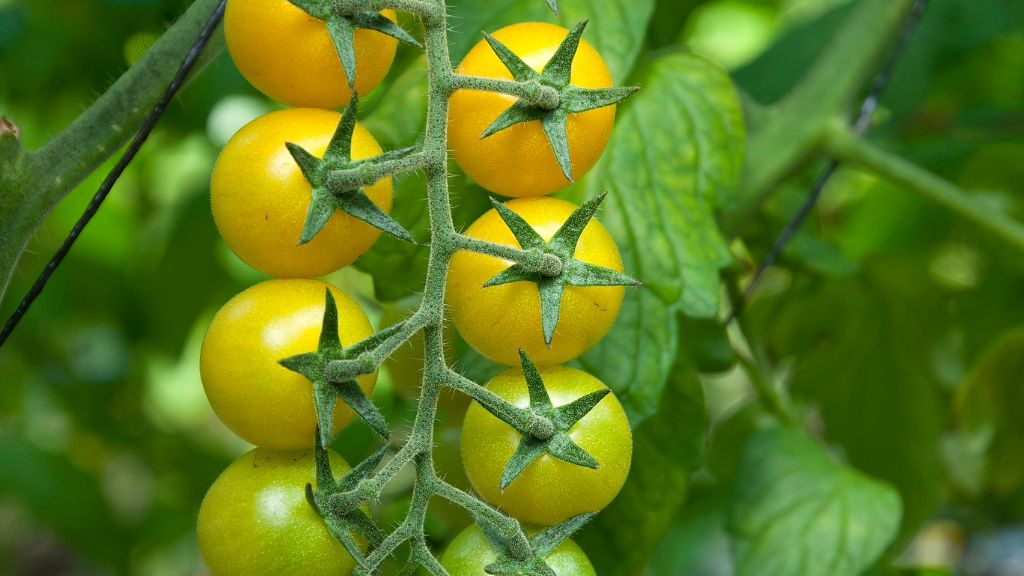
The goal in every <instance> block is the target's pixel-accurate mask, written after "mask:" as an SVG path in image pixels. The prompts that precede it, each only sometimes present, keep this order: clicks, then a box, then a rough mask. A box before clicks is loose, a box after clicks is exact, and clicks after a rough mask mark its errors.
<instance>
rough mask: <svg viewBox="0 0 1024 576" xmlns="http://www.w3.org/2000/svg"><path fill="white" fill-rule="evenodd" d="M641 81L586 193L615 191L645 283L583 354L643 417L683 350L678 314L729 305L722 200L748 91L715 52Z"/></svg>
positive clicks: (616, 212) (732, 177)
mask: <svg viewBox="0 0 1024 576" xmlns="http://www.w3.org/2000/svg"><path fill="white" fill-rule="evenodd" d="M638 83H639V84H640V85H641V86H642V88H641V90H640V92H638V93H637V94H636V95H635V96H633V97H632V98H630V100H628V101H627V102H626V104H625V105H623V106H622V107H621V108H620V113H619V117H618V118H617V120H616V127H615V132H614V134H613V135H612V141H611V144H610V145H609V147H608V150H606V151H605V154H604V157H603V158H602V159H601V161H600V163H599V164H598V166H597V167H595V169H594V170H593V172H592V173H591V174H590V175H588V177H587V185H586V186H585V187H578V188H577V189H576V197H575V199H576V200H580V201H581V200H583V199H585V198H590V197H593V196H594V195H596V194H597V193H599V192H602V191H608V192H609V196H608V200H607V201H606V202H605V205H604V207H603V209H602V210H601V212H600V213H599V214H598V216H597V218H598V219H599V220H600V221H601V222H602V223H603V224H604V225H605V226H606V227H607V228H608V229H609V231H610V232H611V233H612V235H613V236H614V237H615V239H616V242H617V243H618V245H619V249H620V251H621V252H622V256H623V263H624V266H625V270H626V273H627V274H629V275H630V276H632V277H634V278H636V279H638V280H639V281H640V282H642V283H643V286H642V287H641V288H639V289H630V290H627V291H626V299H625V302H624V303H623V310H622V313H621V315H620V317H619V321H618V323H617V324H616V325H615V328H614V329H613V330H612V331H611V333H610V334H609V335H608V337H607V338H605V340H604V341H603V342H602V343H601V344H600V345H598V347H597V348H596V349H595V350H594V351H592V352H591V353H590V354H588V355H586V356H584V358H583V360H582V363H583V365H584V367H585V368H586V369H587V370H588V371H590V372H591V373H593V374H595V375H597V376H598V377H599V378H601V379H602V380H604V381H605V382H608V383H609V385H610V386H611V387H612V388H613V389H614V390H615V391H616V393H617V394H619V396H620V398H621V399H622V401H623V404H624V405H625V406H626V409H627V411H628V412H629V413H630V417H631V419H633V420H634V421H639V420H642V419H643V418H644V417H646V416H648V415H650V414H651V413H653V412H654V411H655V409H656V408H657V405H658V400H659V398H660V396H661V389H662V387H663V384H664V382H665V380H666V378H667V376H668V369H669V368H670V367H671V365H672V361H673V359H674V353H675V350H676V342H677V326H676V322H675V312H676V311H682V312H683V313H685V314H687V315H689V316H693V317H701V318H709V317H713V316H715V315H716V314H717V313H718V308H719V276H718V272H719V269H720V268H721V267H723V266H725V265H726V264H727V263H728V262H729V252H728V249H727V246H726V244H725V241H724V239H723V238H722V236H721V234H720V232H719V230H718V225H717V223H716V221H715V208H716V206H717V205H720V204H722V203H723V202H725V203H727V202H729V201H730V200H731V197H732V192H733V190H734V189H735V187H736V184H737V181H738V179H739V174H740V167H741V165H742V161H743V143H744V132H743V120H742V113H741V109H740V101H739V97H738V96H737V94H736V91H735V89H734V87H733V85H732V83H731V81H730V80H729V77H728V76H727V75H726V74H725V73H724V72H723V71H722V70H721V69H719V68H717V67H716V66H714V65H713V64H711V63H709V62H707V61H706V60H703V59H701V58H698V57H695V56H693V55H689V54H683V53H673V54H669V55H666V56H663V57H661V58H659V59H658V60H656V61H654V62H653V63H652V64H651V65H650V67H649V68H648V70H647V71H646V74H645V75H644V76H642V77H641V78H640V79H639V82H638Z"/></svg>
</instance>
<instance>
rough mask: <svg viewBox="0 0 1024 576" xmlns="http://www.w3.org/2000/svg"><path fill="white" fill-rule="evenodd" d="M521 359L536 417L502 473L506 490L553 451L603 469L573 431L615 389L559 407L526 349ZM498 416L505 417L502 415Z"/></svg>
mask: <svg viewBox="0 0 1024 576" xmlns="http://www.w3.org/2000/svg"><path fill="white" fill-rule="evenodd" d="M519 358H520V359H521V361H522V366H523V376H524V377H525V378H526V387H527V390H528V391H529V395H530V407H529V408H528V410H529V412H531V413H532V414H533V415H534V416H536V418H535V419H534V420H533V421H532V422H531V425H530V426H529V427H527V428H524V429H521V430H519V432H520V433H521V434H522V435H523V437H522V439H521V440H520V441H519V446H518V447H517V448H516V451H515V453H514V454H513V455H512V458H511V459H510V460H509V462H508V465H506V466H505V471H504V472H503V473H502V475H501V489H502V491H504V490H505V488H508V487H509V485H511V484H512V482H513V481H514V480H515V479H516V478H518V477H519V475H520V474H522V472H523V470H525V469H526V467H527V466H529V465H530V464H532V463H533V462H534V461H535V460H537V459H538V458H540V457H541V456H543V455H544V454H550V455H551V456H553V457H555V458H558V459H559V460H563V461H565V462H568V463H570V464H575V465H577V466H584V467H586V468H592V469H596V468H599V467H600V466H599V464H598V462H597V460H595V459H594V457H593V456H591V455H590V454H589V453H587V451H586V450H584V449H583V448H580V447H579V446H578V445H577V444H576V443H575V442H573V441H572V438H570V437H569V430H570V429H571V428H572V427H573V426H575V425H576V423H577V422H579V421H580V419H582V418H583V417H584V416H586V415H587V414H589V413H590V411H591V410H593V409H594V407H595V406H597V404H598V403H599V402H600V401H601V400H603V399H604V397H605V396H607V395H608V393H609V392H611V390H608V389H604V390H598V391H596V392H591V393H590V394H587V395H585V396H581V397H579V398H577V399H576V400H573V401H572V402H570V403H568V404H566V405H564V406H558V407H555V406H554V405H553V404H552V402H551V397H550V396H549V395H548V391H547V388H545V387H544V380H543V379H542V378H541V376H540V373H539V372H538V371H537V367H536V366H534V364H533V362H531V361H530V359H529V358H528V357H527V356H526V354H525V353H524V352H523V351H522V350H520V351H519ZM495 416H497V417H499V418H501V416H500V415H498V414H495Z"/></svg>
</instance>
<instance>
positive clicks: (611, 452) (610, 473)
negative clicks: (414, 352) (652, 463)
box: [462, 366, 633, 526]
mask: <svg viewBox="0 0 1024 576" xmlns="http://www.w3.org/2000/svg"><path fill="white" fill-rule="evenodd" d="M539 371H540V375H541V378H543V380H544V387H545V388H547V391H548V395H549V396H550V397H551V403H552V404H553V405H554V406H564V405H565V404H568V403H570V402H573V401H575V400H577V399H578V398H582V397H583V396H586V395H587V394H590V393H591V392H596V391H598V390H604V389H606V388H607V387H606V386H605V385H604V383H603V382H601V381H600V380H598V379H597V378H594V377H593V376H591V375H590V374H587V373H586V372H582V371H580V370H576V369H574V368H566V367H564V366H551V367H547V368H541V369H540V370H539ZM487 388H488V389H489V390H490V391H491V392H494V393H495V394H497V395H498V396H500V397H501V398H502V399H504V400H506V401H508V402H511V403H512V404H514V405H515V406H518V407H520V408H527V407H528V406H529V405H530V395H529V392H528V391H527V387H526V379H525V378H524V377H523V373H522V371H520V370H519V369H512V370H508V371H506V372H503V373H501V374H499V375H498V376H495V377H494V379H492V380H491V381H490V382H488V383H487ZM568 433H569V437H570V438H571V439H572V441H573V442H574V443H576V445H577V446H579V447H580V448H583V449H584V450H586V451H587V453H589V454H590V455H591V456H593V457H594V459H595V460H597V463H598V464H599V466H600V467H599V468H597V469H590V468H585V467H583V466H577V465H576V464H570V463H568V462H564V461H562V460H559V459H557V458H555V457H553V456H551V455H549V454H545V455H543V456H541V457H540V458H538V459H537V460H535V461H534V462H533V463H531V464H530V465H529V466H527V467H526V469H525V470H523V472H522V474H520V475H519V477H518V478H516V479H515V480H513V481H512V483H511V484H509V485H508V487H507V488H505V490H502V489H501V476H502V473H504V471H505V467H506V466H507V465H508V462H509V460H510V459H511V458H512V454H513V453H515V451H516V448H517V447H518V446H519V441H520V439H521V438H522V435H521V434H520V433H519V432H517V431H516V430H515V429H514V428H512V427H511V426H509V425H508V424H506V423H505V422H502V421H501V420H499V419H498V418H496V417H495V416H494V415H493V414H491V413H490V412H488V411H486V410H484V408H483V407H482V406H480V405H479V404H477V403H476V402H474V403H472V404H470V406H469V411H468V412H466V419H465V420H464V421H463V424H462V464H463V466H465V467H466V474H467V475H468V476H469V479H470V481H471V482H472V483H473V488H475V489H476V491H477V492H479V493H480V495H481V496H482V497H483V498H484V499H485V500H487V501H488V502H490V503H491V504H494V505H495V506H497V507H498V508H501V509H502V510H504V511H505V512H507V513H508V514H510V515H512V516H514V517H516V518H518V519H519V520H521V521H522V522H525V523H528V524H538V525H542V526H551V525H554V524H558V523H559V522H563V521H565V520H568V519H569V518H572V517H573V516H577V515H579V514H584V513H586V512H597V511H599V510H601V509H603V508H604V507H605V506H607V505H608V504H609V503H611V501H612V500H614V499H615V496H616V495H618V493H619V490H621V489H622V486H623V484H625V483H626V476H628V475H629V467H630V463H631V461H632V455H633V433H632V431H631V430H630V428H629V420H628V419H627V418H626V412H625V411H624V410H623V409H622V404H620V403H619V400H618V399H617V398H616V397H615V395H614V394H609V395H607V396H605V397H604V398H603V399H602V400H601V401H600V402H598V403H597V406H595V407H594V409H593V410H591V411H590V412H588V413H587V415H586V416H584V417H583V418H582V419H580V421H579V422H577V423H576V424H575V425H574V426H573V427H572V428H570V429H569V432H568Z"/></svg>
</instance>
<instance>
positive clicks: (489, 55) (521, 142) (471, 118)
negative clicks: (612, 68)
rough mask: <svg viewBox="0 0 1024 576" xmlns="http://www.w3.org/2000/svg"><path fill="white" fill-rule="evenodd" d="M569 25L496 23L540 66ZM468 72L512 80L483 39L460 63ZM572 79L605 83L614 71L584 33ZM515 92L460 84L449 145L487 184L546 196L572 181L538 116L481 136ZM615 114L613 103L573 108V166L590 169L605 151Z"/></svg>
mask: <svg viewBox="0 0 1024 576" xmlns="http://www.w3.org/2000/svg"><path fill="white" fill-rule="evenodd" d="M568 33H569V31H568V30H566V29H565V28H562V27H561V26H555V25H554V24H544V23H540V22H526V23H522V24H513V25H512V26H507V27H505V28H502V29H501V30H498V31H497V32H495V33H494V37H495V38H496V39H497V40H499V41H500V42H502V43H503V44H505V45H506V46H507V47H508V48H509V49H510V50H512V52H514V53H515V54H517V55H518V56H519V57H520V58H522V59H523V61H524V62H526V63H527V64H528V65H530V66H531V67H532V68H534V69H535V70H537V71H541V70H542V69H543V68H544V65H545V64H547V62H548V60H549V59H550V58H551V56H552V55H553V54H554V53H555V51H556V50H557V49H558V46H559V44H561V42H562V40H563V39H564V38H565V36H566V35H567V34H568ZM456 72H457V73H459V74H464V75H467V76H484V77H487V78H501V79H505V80H511V79H512V74H511V72H509V71H508V69H507V68H505V65H504V64H502V63H501V61H500V60H498V57H497V56H496V55H495V54H494V51H493V50H492V49H491V47H490V45H489V44H487V42H486V41H481V42H480V43H478V44H477V45H476V46H475V47H473V49H472V50H470V51H469V54H467V55H466V57H465V58H464V59H463V60H462V63H461V64H459V67H458V69H457V70H456ZM570 84H572V85H573V86H579V87H581V88H608V87H610V86H612V76H611V73H610V72H609V71H608V67H607V66H605V63H604V60H603V59H602V58H601V55H600V54H598V52H597V50H595V49H594V47H593V46H591V45H590V44H589V43H588V42H587V41H586V40H581V41H580V45H579V50H577V52H576V58H575V59H574V60H573V65H572V76H571V80H570ZM515 102H516V99H515V98H514V97H512V96H507V95H504V94H497V93H494V92H482V91H478V90H460V91H458V92H456V93H455V94H454V95H453V96H452V98H451V112H450V120H449V124H448V138H449V146H450V147H451V150H452V155H453V156H454V157H455V161H456V162H458V164H459V166H460V167H461V168H462V170H463V171H465V173H466V174H467V175H468V176H469V177H470V178H472V179H473V180H475V181H476V182H477V183H478V184H480V185H481V186H483V187H484V188H486V189H488V190H490V191H491V192H494V193H496V194H501V195H502V196H512V197H522V196H542V195H545V194H551V193H552V192H555V191H558V190H561V189H562V188H565V187H566V186H568V185H569V181H568V180H566V179H565V176H564V175H563V174H562V170H561V168H559V167H558V163H557V162H556V161H555V155H554V152H552V150H551V145H550V144H549V143H548V141H547V138H546V137H545V135H544V130H543V129H542V128H541V125H540V122H539V121H532V122H525V123H523V124H518V125H515V126H512V127H511V128H507V129H505V130H502V131H501V132H498V133H497V134H493V135H491V136H488V137H487V138H484V139H483V140H481V139H480V137H481V135H483V133H484V130H486V129H487V127H488V126H490V125H491V123H493V122H494V120H495V119H497V117H498V116H499V115H500V114H501V113H502V112H504V111H505V110H506V109H508V108H509V107H510V106H512V105H513V104H515ZM614 122H615V106H606V107H604V108H598V109H596V110H589V111H587V112H583V113H581V114H572V115H570V116H569V118H568V124H567V134H568V139H569V154H570V158H571V160H572V174H573V177H574V178H576V179H579V178H581V177H582V176H583V175H584V174H586V173H587V171H589V170H590V169H591V168H592V167H593V166H594V163H596V162H597V159H598V158H600V157H601V153H602V152H604V148H605V146H606V145H607V144H608V138H609V137H610V136H611V133H612V125H613V124H614Z"/></svg>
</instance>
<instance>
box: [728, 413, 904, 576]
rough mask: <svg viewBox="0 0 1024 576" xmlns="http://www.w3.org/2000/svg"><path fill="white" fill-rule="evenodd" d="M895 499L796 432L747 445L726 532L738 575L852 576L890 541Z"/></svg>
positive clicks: (763, 436)
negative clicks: (731, 545)
mask: <svg viewBox="0 0 1024 576" xmlns="http://www.w3.org/2000/svg"><path fill="white" fill-rule="evenodd" d="M900 513H901V505H900V498H899V495H898V494H897V493H896V491H895V490H893V489H892V488H891V487H890V486H888V485H886V484H883V483H881V482H879V481H877V480H873V479H871V478H868V477H867V476H864V475H863V474H861V473H859V472H857V471H855V470H853V469H850V468H847V467H845V466H843V465H842V464H840V463H838V462H836V461H835V460H833V459H832V458H831V457H830V456H829V454H828V453H827V452H826V451H825V450H824V448H823V447H822V446H821V445H819V444H817V443H816V442H814V441H813V440H811V439H810V438H808V437H807V436H805V435H804V434H803V433H802V432H798V431H796V430H792V429H789V428H775V429H773V430H768V431H765V432H762V433H760V434H758V435H757V436H755V437H754V438H752V439H751V441H750V442H749V444H748V445H747V449H746V452H745V454H744V456H743V461H742V462H741V464H740V470H739V474H738V476H737V478H736V485H735V497H734V500H733V508H732V511H731V513H730V522H729V528H730V531H731V533H732V535H733V538H734V541H733V557H734V561H735V567H736V574H737V576H746V575H759V574H786V575H787V576H803V575H807V576H818V575H820V574H829V575H830V576H846V575H849V576H857V575H858V574H860V573H861V572H863V571H864V570H865V569H867V568H869V567H870V566H871V565H872V564H873V563H874V562H875V561H876V560H877V559H878V558H879V557H880V556H881V554H882V552H883V551H884V550H885V548H886V546H888V545H889V543H890V542H892V540H893V539H894V538H895V537H896V533H897V531H898V529H899V525H900Z"/></svg>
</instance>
